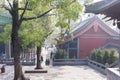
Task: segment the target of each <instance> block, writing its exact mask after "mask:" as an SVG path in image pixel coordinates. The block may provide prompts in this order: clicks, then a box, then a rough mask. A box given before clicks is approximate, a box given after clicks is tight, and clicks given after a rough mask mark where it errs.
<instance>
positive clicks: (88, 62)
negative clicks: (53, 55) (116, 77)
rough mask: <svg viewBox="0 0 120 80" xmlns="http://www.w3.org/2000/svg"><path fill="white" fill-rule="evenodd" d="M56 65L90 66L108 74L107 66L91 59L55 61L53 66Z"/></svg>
mask: <svg viewBox="0 0 120 80" xmlns="http://www.w3.org/2000/svg"><path fill="white" fill-rule="evenodd" d="M55 65H88V66H90V67H92V68H94V69H96V70H98V71H99V72H101V73H103V74H106V68H107V67H106V66H105V65H103V64H100V63H98V62H95V61H92V60H90V59H54V61H53V66H55Z"/></svg>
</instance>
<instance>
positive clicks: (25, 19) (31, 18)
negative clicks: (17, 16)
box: [23, 8, 54, 21]
mask: <svg viewBox="0 0 120 80" xmlns="http://www.w3.org/2000/svg"><path fill="white" fill-rule="evenodd" d="M53 9H54V8H51V9H49V10H48V11H46V12H44V13H42V14H40V15H38V16H35V17H30V18H23V20H24V21H27V20H33V19H37V18H40V17H42V16H45V15H46V14H47V13H49V12H50V11H52V10H53Z"/></svg>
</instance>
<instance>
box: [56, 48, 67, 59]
mask: <svg viewBox="0 0 120 80" xmlns="http://www.w3.org/2000/svg"><path fill="white" fill-rule="evenodd" d="M66 57H67V53H66V51H65V50H63V49H58V50H57V51H56V53H55V55H54V59H65V58H66Z"/></svg>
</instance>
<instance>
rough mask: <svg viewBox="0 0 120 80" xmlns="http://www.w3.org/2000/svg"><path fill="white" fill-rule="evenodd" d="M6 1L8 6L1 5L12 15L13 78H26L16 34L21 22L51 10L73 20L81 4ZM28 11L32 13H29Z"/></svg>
mask: <svg viewBox="0 0 120 80" xmlns="http://www.w3.org/2000/svg"><path fill="white" fill-rule="evenodd" d="M6 1H7V3H8V6H6V5H3V7H4V8H5V9H6V10H8V11H9V13H10V14H11V16H12V33H11V43H12V48H13V54H14V55H13V57H14V80H18V79H19V80H26V78H25V77H24V74H23V71H22V66H21V63H20V46H21V45H20V39H19V35H18V31H19V29H20V26H21V24H22V22H23V21H28V20H32V19H37V18H40V17H42V16H45V15H46V14H48V13H49V12H51V11H54V12H58V14H61V15H67V16H66V18H68V19H74V20H75V19H76V18H77V17H78V14H79V11H80V9H81V6H80V5H79V3H77V2H76V0H21V1H19V0H12V1H11V2H10V0H6ZM53 9H56V10H53ZM31 10H32V11H31ZM36 10H37V11H36ZM43 10H44V11H43ZM30 11H31V13H32V15H31V14H30ZM73 14H74V16H73ZM31 16H32V17H31Z"/></svg>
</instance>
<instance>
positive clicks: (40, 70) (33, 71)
mask: <svg viewBox="0 0 120 80" xmlns="http://www.w3.org/2000/svg"><path fill="white" fill-rule="evenodd" d="M47 72H48V71H47V70H43V69H37V70H26V71H25V73H47Z"/></svg>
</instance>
